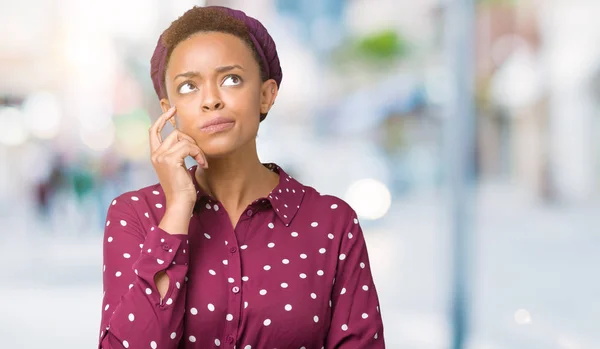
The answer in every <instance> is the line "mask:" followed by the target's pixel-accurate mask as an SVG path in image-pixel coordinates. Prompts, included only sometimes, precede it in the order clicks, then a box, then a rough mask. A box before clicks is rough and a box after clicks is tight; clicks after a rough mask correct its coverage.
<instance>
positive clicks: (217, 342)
mask: <svg viewBox="0 0 600 349" xmlns="http://www.w3.org/2000/svg"><path fill="white" fill-rule="evenodd" d="M215 345H216V346H217V347H218V346H219V345H221V341H220V340H219V338H216V339H215Z"/></svg>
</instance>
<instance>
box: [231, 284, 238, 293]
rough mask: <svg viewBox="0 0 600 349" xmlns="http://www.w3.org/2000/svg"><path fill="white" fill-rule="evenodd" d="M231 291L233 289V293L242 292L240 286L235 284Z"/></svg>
mask: <svg viewBox="0 0 600 349" xmlns="http://www.w3.org/2000/svg"><path fill="white" fill-rule="evenodd" d="M231 291H233V293H236V294H237V293H239V292H240V288H239V287H237V286H233V288H232V289H231Z"/></svg>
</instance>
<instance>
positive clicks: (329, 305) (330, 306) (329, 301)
mask: <svg viewBox="0 0 600 349" xmlns="http://www.w3.org/2000/svg"><path fill="white" fill-rule="evenodd" d="M329 307H330V308H331V299H330V300H329Z"/></svg>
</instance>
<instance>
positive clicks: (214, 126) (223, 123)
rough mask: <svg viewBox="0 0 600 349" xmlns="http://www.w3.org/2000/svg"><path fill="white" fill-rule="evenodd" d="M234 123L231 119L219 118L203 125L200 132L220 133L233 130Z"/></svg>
mask: <svg viewBox="0 0 600 349" xmlns="http://www.w3.org/2000/svg"><path fill="white" fill-rule="evenodd" d="M234 123H235V120H233V119H231V118H227V117H224V116H217V117H215V118H212V119H210V120H208V121H207V122H205V123H204V124H202V126H200V130H201V131H203V132H208V133H214V132H219V131H223V130H226V129H229V128H231V127H232V126H233V124H234Z"/></svg>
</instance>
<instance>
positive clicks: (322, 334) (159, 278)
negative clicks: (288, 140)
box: [99, 7, 384, 349]
mask: <svg viewBox="0 0 600 349" xmlns="http://www.w3.org/2000/svg"><path fill="white" fill-rule="evenodd" d="M151 75H152V79H153V82H154V87H155V90H156V93H157V95H158V97H159V99H160V105H161V107H162V110H163V112H164V114H163V115H162V116H160V117H159V119H158V120H157V121H156V122H155V123H154V124H153V125H152V127H151V128H150V135H149V137H150V147H151V151H152V156H151V159H152V164H153V167H154V169H155V171H156V173H157V175H158V179H159V183H157V184H155V185H152V186H150V187H146V188H142V189H140V190H137V191H133V192H128V193H125V194H122V195H120V196H119V197H117V198H116V199H115V200H114V201H113V202H112V204H111V205H110V206H109V211H108V214H107V221H106V228H105V236H104V263H105V265H104V292H105V293H104V299H103V304H102V323H101V331H100V345H99V347H101V348H106V349H109V348H110V349H114V348H161V349H162V348H214V347H221V348H244V349H251V348H255V349H257V348H280V349H281V348H347V349H358V348H384V342H383V325H382V322H381V316H380V313H379V301H378V297H377V293H376V290H375V286H374V285H373V280H372V277H371V271H370V267H369V259H368V255H367V250H366V247H365V241H364V238H363V234H362V231H361V228H360V225H359V224H358V220H357V218H356V214H355V212H354V211H353V210H352V209H351V208H350V207H349V206H348V205H347V204H346V203H345V202H344V201H342V200H340V199H338V198H336V197H333V196H327V195H321V194H319V193H318V192H317V191H316V190H315V189H313V188H311V187H307V186H304V185H302V184H301V183H299V182H298V181H296V180H295V179H293V178H292V177H290V176H289V175H287V174H286V173H285V171H284V170H283V169H282V168H280V167H278V166H277V165H275V164H262V163H261V162H260V160H259V159H258V155H257V151H256V141H255V139H256V135H257V132H258V127H259V123H260V122H261V121H262V120H264V118H265V117H266V116H267V113H268V112H269V110H270V109H271V106H272V105H273V103H274V101H275V98H276V97H277V92H278V90H279V85H280V83H281V78H282V73H281V67H280V65H279V59H278V56H277V51H276V49H275V44H274V42H273V40H272V38H271V37H270V35H269V34H268V33H267V31H266V29H265V28H264V27H263V26H262V25H261V24H260V22H258V21H257V20H255V19H253V18H251V17H248V16H246V15H245V14H244V13H243V12H241V11H236V10H232V9H229V8H224V7H204V8H202V7H195V8H193V9H191V10H189V11H188V12H186V13H185V14H184V15H183V16H182V17H180V18H179V19H177V20H176V21H174V22H173V23H172V24H171V26H170V27H169V28H168V29H167V30H166V31H165V32H164V33H163V35H162V36H161V38H160V39H159V42H158V45H157V48H156V50H155V52H154V55H153V57H152V65H151ZM166 122H171V123H173V125H174V126H175V131H173V132H172V133H171V134H170V135H169V136H168V137H166V138H165V139H164V140H163V139H161V137H160V132H161V130H162V128H163V126H164V125H165V124H166ZM187 156H191V157H193V158H194V159H195V160H196V161H197V162H198V163H199V164H200V166H193V167H192V168H190V169H187V168H186V167H185V163H184V158H185V157H187Z"/></svg>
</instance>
